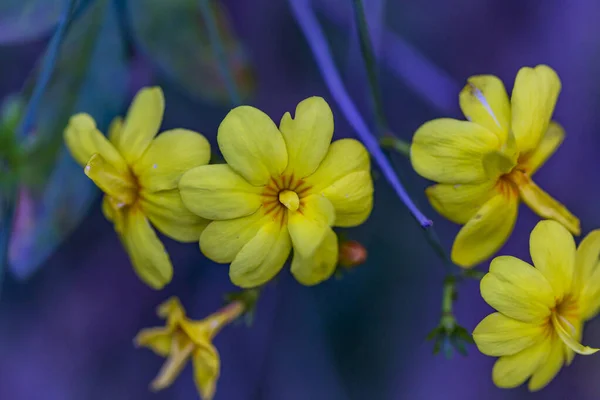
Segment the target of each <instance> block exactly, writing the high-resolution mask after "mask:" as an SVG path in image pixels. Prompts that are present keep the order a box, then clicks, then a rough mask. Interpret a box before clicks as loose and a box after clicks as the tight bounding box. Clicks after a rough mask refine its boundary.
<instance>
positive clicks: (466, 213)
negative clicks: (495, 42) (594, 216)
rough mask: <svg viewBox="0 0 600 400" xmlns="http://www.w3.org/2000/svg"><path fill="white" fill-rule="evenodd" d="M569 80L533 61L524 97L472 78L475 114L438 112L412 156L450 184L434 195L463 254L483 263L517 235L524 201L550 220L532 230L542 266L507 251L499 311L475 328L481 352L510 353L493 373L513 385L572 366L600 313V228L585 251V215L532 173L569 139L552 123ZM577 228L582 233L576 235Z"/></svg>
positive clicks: (492, 287) (493, 296)
mask: <svg viewBox="0 0 600 400" xmlns="http://www.w3.org/2000/svg"><path fill="white" fill-rule="evenodd" d="M560 88H561V83H560V80H559V78H558V76H557V74H556V72H554V70H552V69H551V68H550V67H548V66H545V65H539V66H537V67H535V68H522V69H521V70H520V71H519V73H518V74H517V77H516V79H515V85H514V88H513V91H512V96H511V99H510V101H509V99H508V95H507V93H506V90H505V88H504V85H503V84H502V82H501V81H500V80H499V79H498V78H497V77H495V76H490V75H482V76H474V77H471V78H469V80H468V83H467V85H466V86H465V88H464V89H463V90H462V91H461V93H460V96H459V99H460V107H461V109H462V111H463V113H464V114H465V116H466V117H467V119H468V120H469V121H458V120H454V119H437V120H434V121H430V122H427V123H425V124H424V125H422V126H421V127H420V128H419V129H418V130H417V132H416V133H415V135H414V139H413V143H412V146H411V161H412V165H413V167H414V169H415V170H416V171H417V172H418V173H419V174H420V175H422V176H423V177H425V178H427V179H430V180H433V181H436V182H439V183H438V184H436V185H434V186H431V187H429V188H428V189H427V190H426V194H427V196H428V198H429V200H430V202H431V204H432V206H433V207H434V208H435V209H436V210H437V211H438V212H439V213H440V214H441V215H443V216H444V217H446V218H448V219H449V220H451V221H453V222H456V223H458V224H461V225H464V226H463V227H462V229H461V230H460V232H459V233H458V235H457V237H456V239H455V241H454V245H453V247H452V253H451V257H452V260H453V262H455V263H456V264H458V265H460V266H462V267H464V268H471V267H473V266H475V265H476V264H478V263H480V262H482V261H484V260H486V259H488V258H490V257H491V256H492V255H494V253H496V252H497V251H498V250H499V249H500V248H501V247H502V245H503V244H504V243H505V242H506V240H507V239H508V237H509V236H510V234H511V232H512V230H513V227H514V224H515V221H516V218H517V210H518V206H519V202H520V200H523V202H525V204H527V205H528V206H529V207H530V208H531V209H532V210H533V211H535V212H536V213H537V214H538V215H539V216H540V217H542V218H545V219H548V220H545V221H541V222H539V223H538V225H537V226H536V227H535V229H534V230H533V231H532V232H531V238H530V251H531V259H532V261H533V264H534V266H535V267H533V266H532V265H530V264H529V263H526V262H524V261H521V260H519V259H517V258H514V257H508V256H501V257H497V258H495V259H494V260H493V261H492V262H491V265H490V269H489V272H488V273H487V274H486V275H485V276H484V277H483V279H482V280H481V295H482V297H483V299H484V300H485V301H486V302H487V303H488V304H489V305H490V306H492V307H493V308H495V309H496V310H497V311H498V312H496V313H493V314H491V315H489V316H488V317H486V318H485V319H484V320H483V321H481V323H480V324H479V325H478V326H477V327H476V328H475V330H474V332H473V339H474V340H475V343H476V344H477V347H478V348H479V350H480V351H481V352H482V353H484V354H487V355H490V356H496V357H500V358H499V359H498V361H497V362H496V364H495V365H494V368H493V371H492V378H493V381H494V383H495V384H496V385H497V386H499V387H503V388H512V387H516V386H519V385H521V384H522V383H524V382H525V381H526V380H527V379H529V378H530V379H529V384H528V386H529V389H530V390H532V391H534V390H539V389H541V388H543V387H544V386H546V385H547V384H548V383H549V382H550V381H551V380H552V379H553V378H554V376H555V375H556V374H557V373H558V372H559V370H560V369H561V367H562V366H563V364H566V365H569V364H570V363H571V361H572V360H573V357H574V355H575V353H579V354H592V353H595V352H596V351H597V350H598V349H592V348H589V347H586V346H583V345H581V343H580V340H581V336H582V329H583V323H584V322H585V321H587V320H589V319H591V318H593V317H594V316H596V315H597V314H598V311H599V310H600V268H598V266H599V265H600V264H599V256H600V230H596V231H593V232H591V233H590V234H589V235H588V236H587V237H586V238H585V239H583V241H582V242H581V244H580V245H579V248H577V249H576V247H575V241H574V240H573V236H572V235H571V233H572V234H575V235H579V234H580V226H579V220H578V219H577V218H576V217H575V216H573V215H572V214H571V213H570V212H569V211H568V210H567V209H566V208H565V207H564V206H563V205H562V204H560V203H559V202H557V201H556V200H554V199H553V198H552V197H550V195H548V194H547V193H546V192H544V191H543V190H542V189H540V188H539V187H538V186H537V185H536V184H535V183H534V182H533V181H532V179H531V176H532V175H533V174H534V173H535V172H536V171H537V170H538V169H539V168H540V167H541V166H542V165H543V164H544V163H545V162H546V160H547V159H548V158H549V157H550V156H551V155H552V154H553V153H554V151H555V150H556V149H557V148H558V146H559V145H560V144H561V143H562V141H563V138H564V131H563V129H562V127H561V126H560V125H559V124H558V123H556V122H554V121H551V118H552V114H553V112H554V106H555V104H556V100H557V98H558V94H559V92H560ZM569 231H570V232H571V233H570V232H569Z"/></svg>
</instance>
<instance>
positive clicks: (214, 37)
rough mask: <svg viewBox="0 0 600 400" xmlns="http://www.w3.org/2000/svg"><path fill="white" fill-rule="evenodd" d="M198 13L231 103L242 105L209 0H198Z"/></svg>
mask: <svg viewBox="0 0 600 400" xmlns="http://www.w3.org/2000/svg"><path fill="white" fill-rule="evenodd" d="M200 12H201V13H202V16H203V17H204V22H205V23H206V28H207V30H208V38H209V40H210V44H211V47H212V50H213V53H214V55H215V58H216V59H217V62H218V63H219V71H220V72H221V77H222V78H223V80H224V81H225V86H227V91H228V92H229V98H230V99H231V103H232V104H233V105H234V106H239V105H241V104H242V99H241V96H240V93H239V91H238V89H237V85H236V83H235V79H234V76H233V73H232V71H231V69H230V68H229V63H228V62H227V57H226V54H225V47H224V46H223V41H222V39H221V35H220V34H219V29H218V27H217V24H216V22H215V15H214V13H213V10H212V6H211V5H210V1H209V0H200Z"/></svg>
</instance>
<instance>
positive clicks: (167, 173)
mask: <svg viewBox="0 0 600 400" xmlns="http://www.w3.org/2000/svg"><path fill="white" fill-rule="evenodd" d="M209 160H210V144H209V143H208V140H206V138H205V137H204V136H202V135H201V134H199V133H196V132H193V131H188V130H186V129H173V130H170V131H166V132H163V133H161V134H160V135H159V136H158V137H157V138H156V139H154V140H153V141H152V143H150V146H149V147H148V150H146V152H145V153H144V155H143V156H142V157H141V158H140V159H139V160H138V161H137V162H136V163H135V164H134V165H133V171H134V173H135V174H136V176H137V178H138V181H139V183H140V186H141V187H142V188H143V189H145V190H147V191H156V192H157V191H159V190H170V189H175V188H177V185H178V184H179V179H180V178H181V175H182V174H183V173H184V172H186V171H188V170H190V169H191V168H194V167H197V166H200V165H206V164H208V161H209Z"/></svg>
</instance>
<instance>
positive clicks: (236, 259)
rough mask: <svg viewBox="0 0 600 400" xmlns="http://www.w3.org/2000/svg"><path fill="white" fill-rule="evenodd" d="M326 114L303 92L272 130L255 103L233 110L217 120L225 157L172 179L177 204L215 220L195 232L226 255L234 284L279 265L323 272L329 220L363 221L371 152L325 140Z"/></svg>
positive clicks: (332, 241) (301, 277)
mask: <svg viewBox="0 0 600 400" xmlns="http://www.w3.org/2000/svg"><path fill="white" fill-rule="evenodd" d="M332 136H333V115H332V113H331V109H330V108H329V105H328V104H327V103H326V102H325V100H323V99H322V98H320V97H311V98H309V99H306V100H304V101H302V102H301V103H300V104H298V107H297V108H296V116H295V119H292V117H291V115H290V114H289V113H286V114H285V115H284V116H283V118H282V119H281V123H280V125H279V129H277V126H276V125H275V124H274V123H273V121H272V120H271V119H270V118H269V117H268V116H267V115H266V114H264V113H263V112H262V111H260V110H258V109H256V108H253V107H248V106H242V107H237V108H235V109H233V110H232V111H231V112H229V114H227V116H226V117H225V119H224V120H223V122H222V123H221V125H220V126H219V132H218V136H217V139H218V142H219V147H220V149H221V152H222V153H223V156H224V157H225V160H226V161H227V164H222V165H208V166H201V167H197V168H194V169H192V170H190V171H188V172H187V173H185V174H184V175H183V177H182V178H181V181H180V183H179V188H180V190H181V197H182V199H183V202H184V203H185V205H186V206H187V207H188V208H189V209H190V210H191V211H193V212H194V213H196V214H198V215H199V216H201V217H204V218H207V219H211V220H215V221H213V222H211V223H210V224H209V225H208V227H207V228H206V230H205V231H204V232H203V233H202V236H201V237H200V249H201V250H202V252H203V253H204V254H205V255H206V256H207V257H208V258H210V259H212V260H214V261H216V262H219V263H231V267H230V270H229V275H230V277H231V280H232V282H233V283H234V284H236V285H238V286H242V287H254V286H258V285H261V284H263V283H265V282H267V281H269V280H270V279H271V278H273V276H275V275H276V274H277V273H278V272H279V270H280V269H281V268H282V266H283V264H284V263H285V261H286V259H287V258H288V256H289V254H290V251H291V249H292V247H293V248H294V258H293V260H292V267H291V269H292V274H294V276H295V277H296V279H297V280H298V281H300V282H301V283H303V284H305V285H314V284H317V283H319V282H321V281H323V280H325V279H327V278H329V277H330V276H331V274H332V273H333V272H334V270H335V266H336V263H337V258H338V245H337V236H336V234H335V233H334V232H333V230H332V229H331V226H355V225H359V224H361V223H363V222H364V221H365V220H366V219H367V217H368V216H369V214H370V212H371V208H372V206H373V182H372V180H371V173H370V167H369V155H368V153H367V151H366V149H365V148H364V146H363V145H362V144H361V143H359V142H357V141H356V140H352V139H342V140H338V141H336V142H333V143H331V138H332Z"/></svg>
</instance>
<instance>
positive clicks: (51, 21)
mask: <svg viewBox="0 0 600 400" xmlns="http://www.w3.org/2000/svg"><path fill="white" fill-rule="evenodd" d="M64 5H65V1H64V0H2V1H0V43H12V42H26V41H29V40H33V39H36V38H38V37H40V36H42V35H44V34H46V33H48V32H49V31H50V30H51V29H52V28H53V27H54V26H55V25H56V23H57V21H58V19H59V17H60V14H61V12H62V10H63V8H64Z"/></svg>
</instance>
